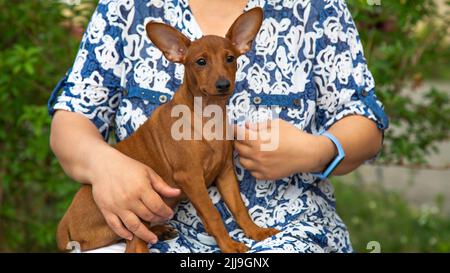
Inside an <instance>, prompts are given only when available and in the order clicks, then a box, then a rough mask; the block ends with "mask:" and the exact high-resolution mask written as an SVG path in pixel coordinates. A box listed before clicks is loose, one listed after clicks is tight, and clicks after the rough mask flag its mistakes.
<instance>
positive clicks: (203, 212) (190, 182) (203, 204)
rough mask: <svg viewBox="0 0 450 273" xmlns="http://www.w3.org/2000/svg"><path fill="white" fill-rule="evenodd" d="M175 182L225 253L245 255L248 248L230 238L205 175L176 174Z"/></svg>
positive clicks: (174, 176)
mask: <svg viewBox="0 0 450 273" xmlns="http://www.w3.org/2000/svg"><path fill="white" fill-rule="evenodd" d="M173 178H174V180H175V181H176V182H177V185H178V186H179V187H180V188H181V190H182V191H183V192H184V194H186V196H187V197H188V198H189V200H190V201H191V202H192V204H193V205H194V207H195V209H196V210H197V213H198V215H199V216H200V218H201V219H202V221H203V224H204V225H205V229H206V231H207V232H208V233H209V234H210V235H212V236H213V237H214V239H215V240H216V242H217V244H218V245H219V247H220V249H221V250H222V252H224V253H236V252H239V253H243V252H247V250H248V248H247V246H246V245H245V244H244V243H241V242H236V241H234V240H232V239H231V238H230V235H229V234H228V231H227V229H226V228H225V225H224V223H223V220H222V217H221V216H220V214H219V212H218V211H217V209H216V207H214V204H213V203H212V201H211V198H210V197H209V195H208V190H207V188H206V185H205V181H204V178H203V175H199V173H187V172H176V173H174V175H173Z"/></svg>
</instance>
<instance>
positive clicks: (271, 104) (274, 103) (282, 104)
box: [248, 92, 315, 129]
mask: <svg viewBox="0 0 450 273" xmlns="http://www.w3.org/2000/svg"><path fill="white" fill-rule="evenodd" d="M250 105H251V107H250V109H251V110H250V111H249V118H248V119H249V120H250V121H251V122H255V121H260V120H264V119H267V118H270V119H276V118H280V119H283V120H285V121H288V122H291V123H293V124H294V125H296V126H297V127H299V128H302V129H303V128H306V127H307V125H308V124H309V123H310V121H311V119H312V117H313V115H314V113H315V103H314V100H313V99H312V98H309V97H308V94H307V92H301V93H289V94H263V93H260V94H252V95H251V96H250Z"/></svg>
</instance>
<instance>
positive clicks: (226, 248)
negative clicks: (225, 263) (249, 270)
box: [220, 240, 248, 253]
mask: <svg viewBox="0 0 450 273" xmlns="http://www.w3.org/2000/svg"><path fill="white" fill-rule="evenodd" d="M220 249H221V250H222V252H223V253H245V252H247V251H248V247H247V246H246V245H245V244H244V243H241V242H237V241H233V240H230V242H229V243H227V244H225V245H222V246H221V247H220Z"/></svg>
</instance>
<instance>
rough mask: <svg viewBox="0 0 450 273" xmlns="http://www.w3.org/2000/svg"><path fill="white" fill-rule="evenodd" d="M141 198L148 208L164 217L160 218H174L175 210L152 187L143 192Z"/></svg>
mask: <svg viewBox="0 0 450 273" xmlns="http://www.w3.org/2000/svg"><path fill="white" fill-rule="evenodd" d="M141 200H142V202H143V203H144V205H145V206H146V207H147V209H149V210H150V211H151V212H152V213H153V214H155V215H156V216H159V217H161V218H162V219H160V220H168V219H170V218H172V216H173V210H172V209H171V208H170V207H169V206H167V204H166V203H165V202H164V201H163V200H162V198H161V196H159V194H158V193H156V192H154V191H153V190H151V189H150V188H149V189H147V190H145V191H144V192H142V195H141ZM154 220H155V219H154Z"/></svg>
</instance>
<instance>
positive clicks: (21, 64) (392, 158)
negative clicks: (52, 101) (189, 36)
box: [0, 0, 450, 252]
mask: <svg viewBox="0 0 450 273" xmlns="http://www.w3.org/2000/svg"><path fill="white" fill-rule="evenodd" d="M347 2H348V5H349V7H350V10H351V12H352V14H353V16H354V18H355V21H356V22H357V24H358V27H359V31H360V34H361V38H362V40H363V44H364V46H365V52H366V56H367V59H368V62H369V66H370V68H371V71H372V72H373V74H374V76H375V79H376V81H377V89H378V91H377V94H378V96H379V97H380V98H381V99H382V101H383V102H384V104H385V107H386V110H387V112H388V114H389V116H390V118H391V122H392V127H394V128H395V129H394V130H389V131H387V133H386V140H385V143H386V145H385V148H384V152H383V155H382V158H381V160H382V161H383V162H384V163H386V164H422V163H426V160H425V157H426V155H427V154H429V153H431V152H433V149H435V147H436V144H437V143H439V142H440V141H446V140H448V136H449V126H448V125H449V124H450V107H449V98H448V92H443V91H442V90H436V89H432V90H430V91H429V92H427V94H426V95H425V96H424V97H423V98H422V99H421V100H419V102H417V101H413V100H412V99H411V96H410V94H408V93H405V92H404V91H403V89H405V88H410V87H411V85H417V84H420V82H421V81H422V80H427V79H430V78H444V77H447V79H448V77H449V76H450V73H449V68H448V67H447V66H445V65H446V64H448V63H449V60H450V58H449V54H450V50H449V47H448V46H449V39H448V25H449V17H448V14H447V16H445V15H439V14H438V12H437V11H438V9H437V8H436V5H435V2H436V1H431V0H422V1H419V0H400V1H382V2H381V6H371V5H368V4H367V1H362V0H359V1H358V0H353V1H351V0H348V1H347ZM95 4H96V1H93V0H85V1H82V5H77V6H68V5H66V4H62V3H61V2H60V1H56V0H15V1H10V0H0V33H1V38H0V110H1V113H2V114H1V115H0V252H5V251H6V252H9V251H24V252H25V251H26V252H28V251H56V249H55V241H54V240H55V239H54V233H55V229H56V223H57V222H58V220H59V218H60V217H61V215H62V214H63V212H64V210H65V208H66V207H67V206H68V204H69V202H70V200H71V198H72V196H73V193H74V191H75V190H76V189H77V187H78V186H77V184H76V183H74V182H73V181H70V179H68V178H67V177H66V176H65V175H64V173H63V172H62V170H61V168H60V167H59V165H58V163H57V161H56V159H55V157H54V156H53V154H52V152H51V150H50V148H49V145H48V142H49V130H50V118H49V117H48V116H47V107H46V101H47V99H48V97H49V95H50V91H51V90H52V89H53V87H54V86H55V85H56V83H57V81H58V80H59V79H60V77H61V76H62V75H63V74H64V73H65V71H66V70H67V69H68V68H69V67H70V66H71V64H72V62H73V60H74V57H75V53H76V51H77V48H78V44H79V31H80V28H82V27H84V26H85V25H86V23H87V19H88V18H89V17H90V14H91V13H92V10H93V8H94V7H95ZM446 5H447V6H449V3H447V4H446ZM336 190H337V191H336V195H337V197H338V210H339V211H340V213H341V215H342V217H343V218H344V220H345V221H346V222H347V224H348V225H349V229H350V232H351V235H352V238H353V239H352V241H353V243H354V245H355V249H356V250H357V251H361V252H366V251H367V250H366V249H365V244H366V243H367V242H368V241H370V240H371V239H373V238H377V239H378V240H379V241H381V242H382V244H383V249H382V250H383V251H442V252H448V251H450V238H449V232H448V231H449V230H450V220H449V219H448V218H445V217H442V216H440V215H436V214H430V213H425V214H424V213H423V212H417V211H415V210H414V209H412V208H410V207H409V206H408V205H407V204H406V202H405V201H404V200H403V199H402V198H401V197H400V196H398V195H396V194H393V193H388V194H386V193H385V192H384V191H383V190H382V189H366V188H364V189H363V188H361V187H359V186H356V185H349V184H348V183H342V182H340V181H336ZM374 203H375V204H378V206H379V207H380V209H373V206H370V204H374ZM361 204H363V205H361ZM367 204H369V205H367ZM387 211H389V213H388V214H386V212H387ZM424 215H425V216H424ZM424 217H425V218H424ZM423 219H425V220H423ZM443 231H446V232H443Z"/></svg>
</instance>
